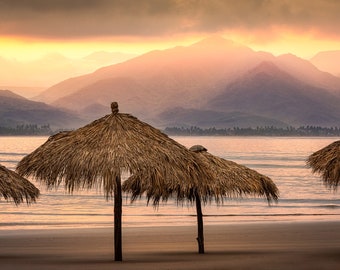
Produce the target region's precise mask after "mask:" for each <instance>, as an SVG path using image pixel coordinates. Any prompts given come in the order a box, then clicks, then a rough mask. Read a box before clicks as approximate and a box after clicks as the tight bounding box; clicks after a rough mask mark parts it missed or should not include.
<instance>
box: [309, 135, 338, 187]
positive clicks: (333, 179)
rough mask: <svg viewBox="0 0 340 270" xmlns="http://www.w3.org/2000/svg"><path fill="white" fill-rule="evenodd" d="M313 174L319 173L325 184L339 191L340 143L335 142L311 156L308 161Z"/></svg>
mask: <svg viewBox="0 0 340 270" xmlns="http://www.w3.org/2000/svg"><path fill="white" fill-rule="evenodd" d="M306 163H307V165H308V166H309V167H310V168H312V171H313V173H319V174H320V175H321V177H322V180H323V182H324V184H325V185H326V186H328V187H330V188H333V189H337V187H338V185H339V184H340V141H335V142H333V143H331V144H329V145H327V146H326V147H324V148H322V149H320V150H318V151H316V152H315V153H313V154H311V155H310V156H309V157H308V158H307V161H306Z"/></svg>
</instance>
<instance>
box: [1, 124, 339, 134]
mask: <svg viewBox="0 0 340 270" xmlns="http://www.w3.org/2000/svg"><path fill="white" fill-rule="evenodd" d="M163 131H164V132H165V133H166V134H167V135H169V136H176V135H177V136H301V137H302V136H330V137H331V136H340V127H320V126H300V127H292V126H290V127H285V128H282V127H274V126H265V127H256V128H251V127H248V128H240V127H234V128H214V127H212V128H200V127H196V126H191V127H167V128H165V129H164V130H163ZM53 133H56V131H53V130H52V129H51V127H50V125H49V124H46V125H36V124H26V125H17V126H16V127H2V126H0V135H3V136H25V135H26V136H35V135H36V136H38V135H39V136H49V135H52V134H53Z"/></svg>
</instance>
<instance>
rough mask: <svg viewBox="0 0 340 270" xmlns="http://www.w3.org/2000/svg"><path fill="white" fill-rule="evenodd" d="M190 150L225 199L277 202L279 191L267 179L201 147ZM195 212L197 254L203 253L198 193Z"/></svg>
mask: <svg viewBox="0 0 340 270" xmlns="http://www.w3.org/2000/svg"><path fill="white" fill-rule="evenodd" d="M190 150H191V151H193V152H195V153H197V156H198V157H199V158H200V160H201V161H202V162H203V163H204V164H205V165H206V167H208V168H210V169H211V171H212V172H213V173H214V179H213V181H214V187H215V191H214V192H216V193H218V194H223V195H224V196H225V197H227V198H237V197H243V196H249V195H252V196H260V197H265V198H266V199H267V201H268V203H269V202H271V201H273V200H274V201H277V199H278V193H279V191H278V188H277V187H276V185H275V183H274V182H273V181H272V180H271V179H270V178H269V177H267V176H265V175H263V174H260V173H258V172H257V171H255V170H252V169H250V168H248V167H246V166H243V165H240V164H237V163H235V162H233V161H230V160H226V159H223V158H220V157H217V156H214V155H212V154H210V153H209V152H207V149H206V148H205V147H203V146H201V145H194V146H192V147H191V148H190ZM217 203H219V202H218V201H217ZM196 211H197V225H198V236H197V241H198V245H199V252H200V253H204V232H203V214H202V207H201V200H200V194H199V193H197V194H196Z"/></svg>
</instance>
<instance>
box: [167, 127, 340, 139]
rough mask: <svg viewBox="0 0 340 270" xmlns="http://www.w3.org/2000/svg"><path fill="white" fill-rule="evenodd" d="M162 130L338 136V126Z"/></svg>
mask: <svg viewBox="0 0 340 270" xmlns="http://www.w3.org/2000/svg"><path fill="white" fill-rule="evenodd" d="M164 132H165V133H166V134H167V135H169V136H282V137H293V136H294V137H338V136H340V127H319V126H301V127H298V128H296V127H292V126H290V127H285V128H281V127H273V126H270V127H256V128H251V127H248V128H240V127H234V128H220V129H218V128H214V127H213V128H200V127H196V126H192V127H167V128H165V129H164Z"/></svg>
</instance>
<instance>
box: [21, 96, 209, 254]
mask: <svg viewBox="0 0 340 270" xmlns="http://www.w3.org/2000/svg"><path fill="white" fill-rule="evenodd" d="M111 109H112V113H111V114H109V115H106V116H104V117H102V118H100V119H98V120H96V121H94V122H92V123H90V124H88V125H86V126H84V127H82V128H79V129H77V130H75V131H70V132H63V133H59V134H56V135H54V136H51V137H50V138H49V139H48V140H47V141H46V142H45V143H44V144H43V145H42V146H40V147H39V148H37V149H36V150H35V151H33V152H32V153H31V154H29V155H28V156H26V157H24V158H23V159H22V160H21V161H20V162H19V164H18V166H17V171H18V172H19V174H21V175H23V176H28V175H32V176H34V177H35V178H36V179H37V180H40V181H42V182H44V183H46V184H47V186H48V187H54V186H58V185H60V184H61V183H62V182H63V183H64V184H65V188H67V189H68V191H69V192H70V193H72V192H73V191H74V190H76V189H81V188H91V187H102V188H103V190H104V192H105V195H106V197H107V198H110V197H112V196H113V197H114V205H115V211H114V212H115V245H116V246H115V259H116V260H122V256H121V239H119V238H121V228H120V227H121V208H122V207H121V200H122V199H121V174H122V172H124V171H126V172H128V173H130V175H131V176H137V178H138V179H139V180H140V181H141V183H143V185H146V186H147V187H148V188H150V187H151V189H152V194H153V195H154V196H155V197H154V198H155V203H156V202H157V201H159V200H160V199H167V198H168V196H169V190H171V191H173V192H175V193H176V196H177V197H178V200H181V199H182V198H186V197H187V193H188V190H193V189H195V188H199V193H200V194H202V198H203V199H205V198H207V197H208V196H209V194H210V192H211V191H210V188H209V185H208V181H207V180H204V181H203V182H201V181H202V180H201V179H208V177H209V176H208V175H207V174H208V173H207V172H206V171H205V170H203V169H202V166H201V165H200V164H199V163H200V162H199V161H197V158H196V157H195V155H194V154H193V153H190V152H189V151H188V150H187V149H186V148H185V147H184V146H182V145H180V144H179V143H177V142H175V141H174V140H172V139H170V138H169V137H168V136H166V135H165V134H163V133H162V132H160V131H159V130H157V129H155V128H153V127H152V126H150V125H148V124H146V123H144V122H142V121H139V120H138V119H137V118H135V117H133V116H131V115H129V114H123V113H119V112H118V104H117V103H116V102H113V103H112V104H111ZM199 182H201V183H200V185H198V183H199ZM143 188H144V187H143ZM119 231H120V232H119ZM117 241H118V242H117ZM119 242H120V243H119Z"/></svg>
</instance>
